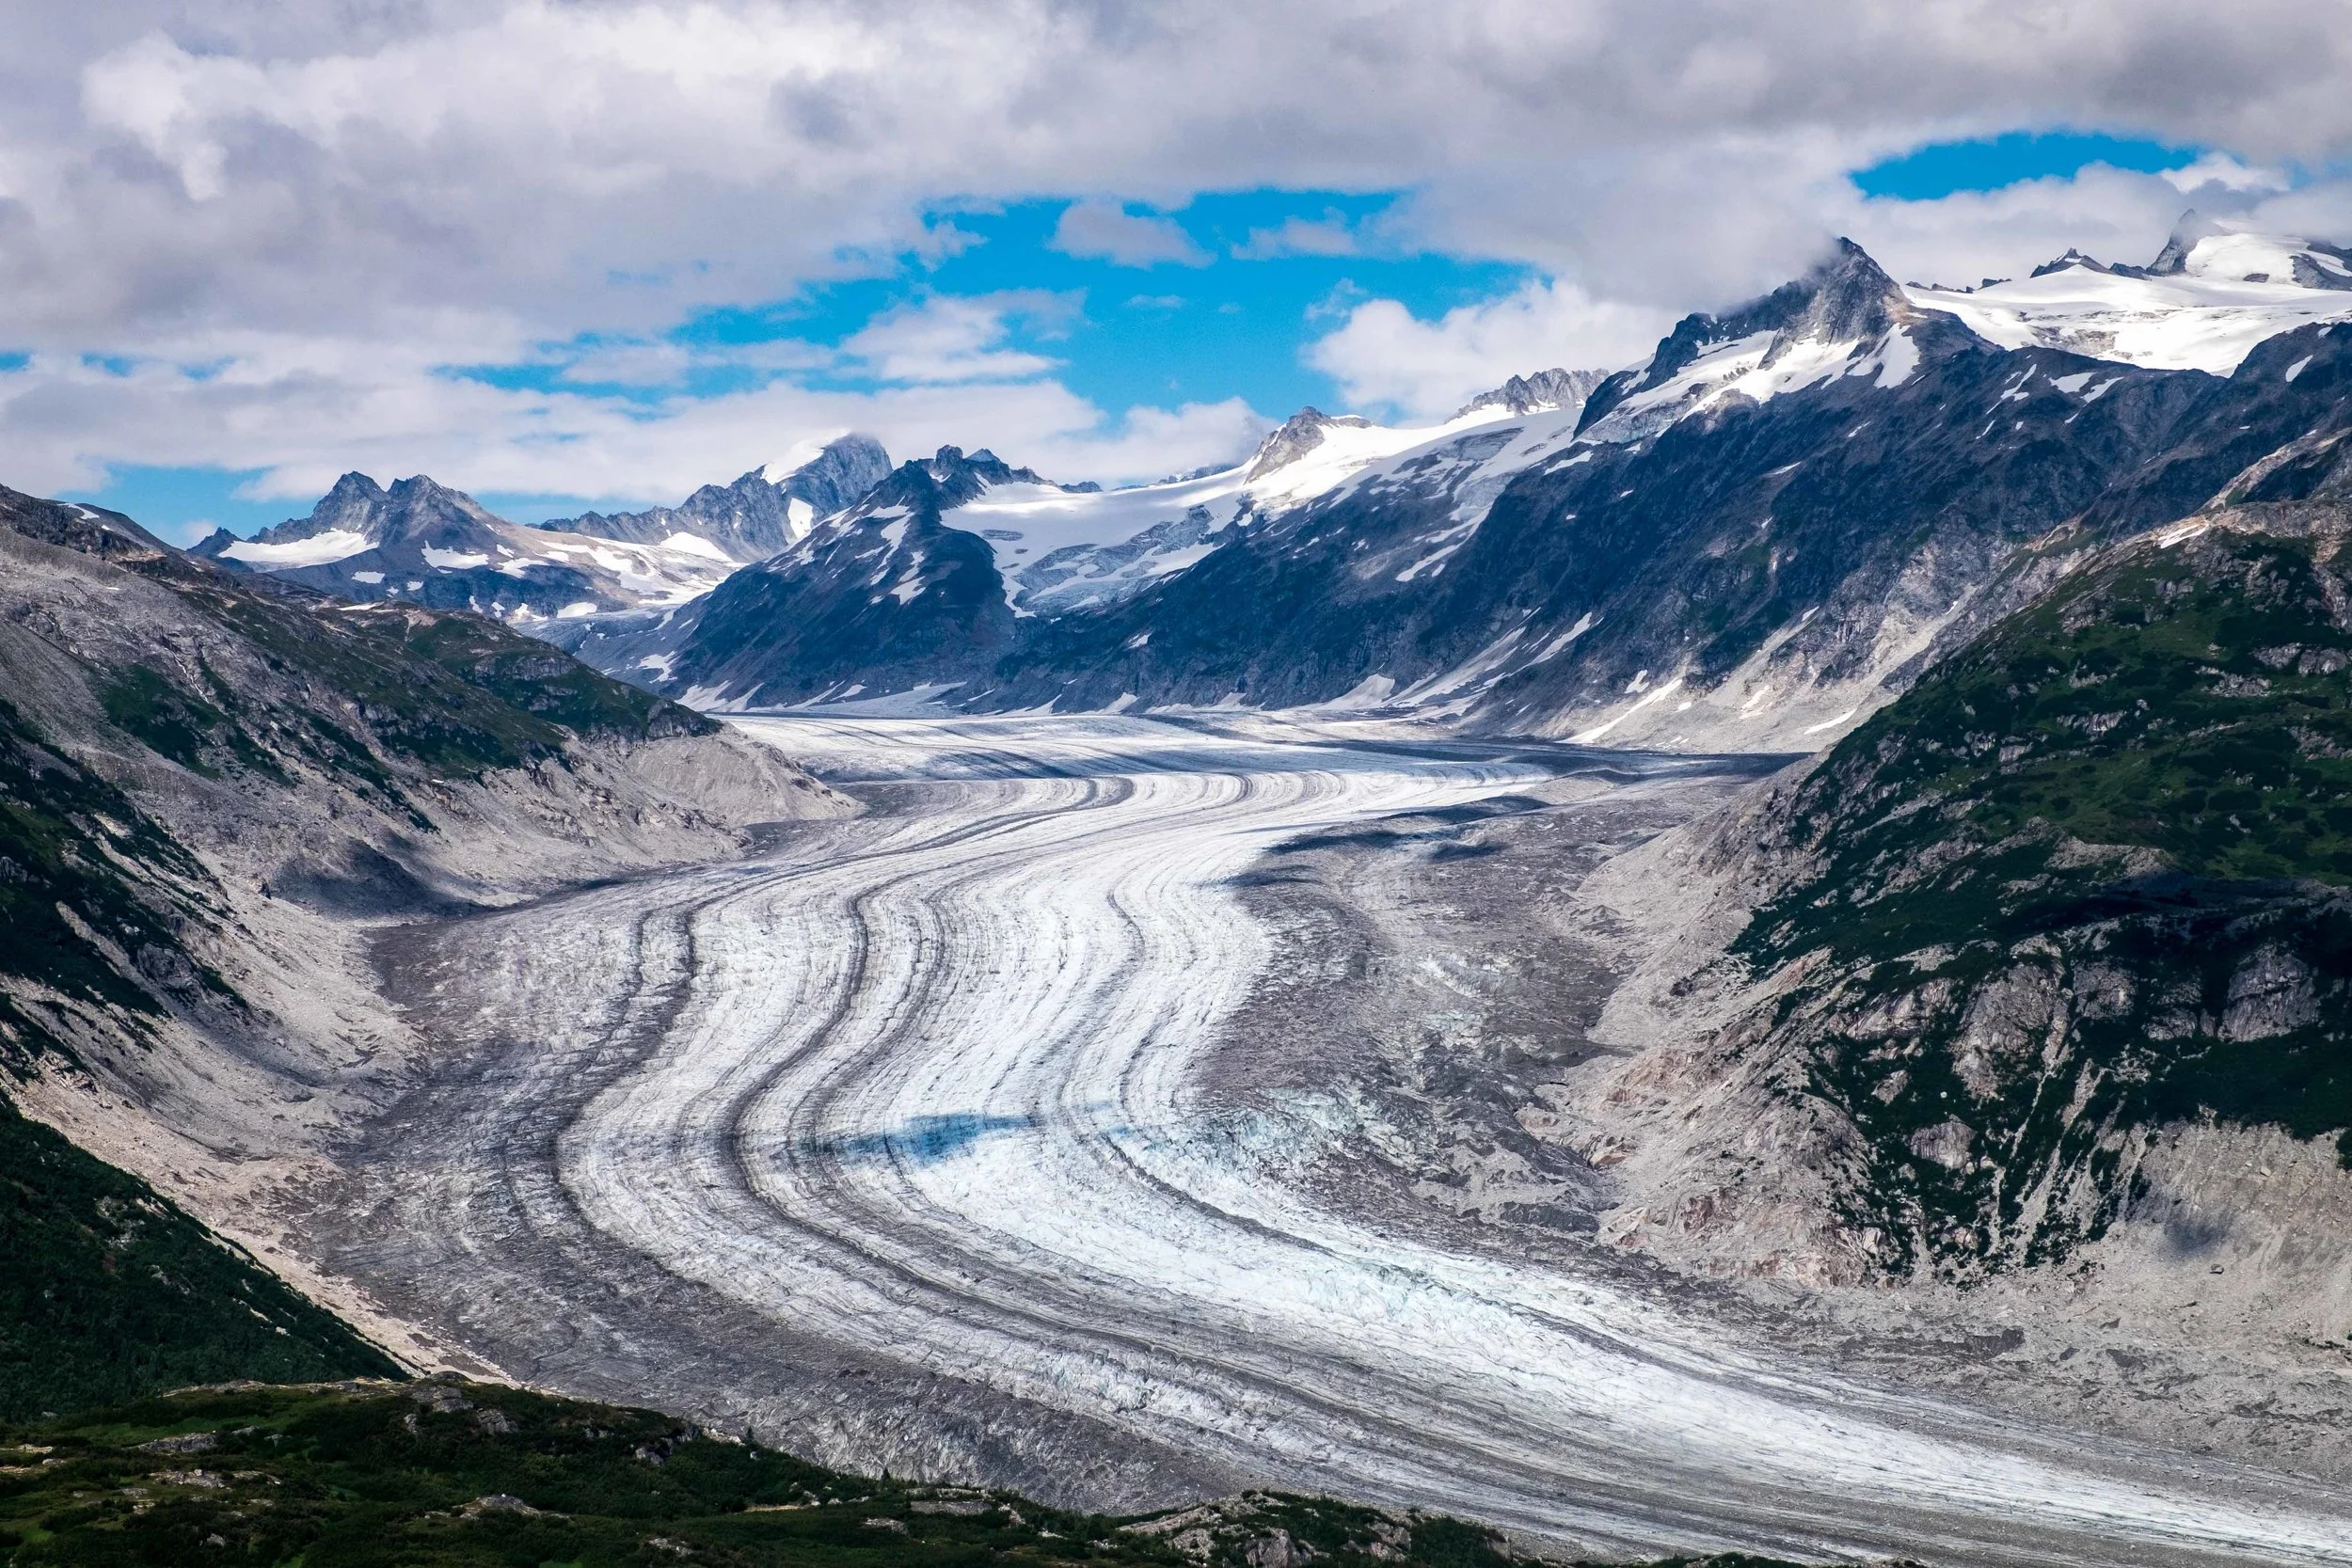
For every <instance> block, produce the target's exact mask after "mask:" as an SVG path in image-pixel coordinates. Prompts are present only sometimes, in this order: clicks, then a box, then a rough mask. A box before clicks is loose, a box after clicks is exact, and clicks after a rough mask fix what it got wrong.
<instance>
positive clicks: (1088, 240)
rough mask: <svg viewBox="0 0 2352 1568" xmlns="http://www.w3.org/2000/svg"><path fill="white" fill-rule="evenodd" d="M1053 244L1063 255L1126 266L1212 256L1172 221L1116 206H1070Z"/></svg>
mask: <svg viewBox="0 0 2352 1568" xmlns="http://www.w3.org/2000/svg"><path fill="white" fill-rule="evenodd" d="M1049 243H1050V244H1051V245H1053V247H1054V248H1055V249H1056V250H1058V251H1060V252H1062V253H1063V254H1064V255H1068V256H1091V257H1099V258H1100V259H1102V260H1103V261H1113V262H1116V263H1118V264H1119V265H1120V266H1122V267H1155V266H1158V265H1159V264H1160V263H1162V262H1163V261H1173V262H1175V263H1176V264H1177V265H1178V266H1184V267H1204V266H1207V265H1208V264H1209V253H1208V252H1207V251H1205V250H1203V249H1201V248H1200V245H1197V244H1195V243H1194V241H1193V238H1192V236H1191V235H1190V234H1187V233H1185V232H1184V225H1182V224H1180V223H1178V222H1177V221H1176V220H1175V219H1174V218H1169V217H1161V216H1158V215H1157V214H1146V213H1131V212H1129V211H1127V209H1126V208H1125V207H1123V206H1121V205H1120V203H1118V202H1116V201H1073V202H1072V203H1071V204H1070V205H1069V206H1067V207H1065V208H1063V209H1062V214H1061V217H1060V219H1059V220H1058V221H1057V222H1056V223H1055V225H1054V237H1053V239H1052V241H1051V242H1049Z"/></svg>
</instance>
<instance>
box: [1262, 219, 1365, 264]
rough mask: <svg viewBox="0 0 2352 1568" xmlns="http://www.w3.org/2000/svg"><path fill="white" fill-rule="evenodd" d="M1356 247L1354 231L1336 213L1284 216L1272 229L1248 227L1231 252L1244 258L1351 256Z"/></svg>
mask: <svg viewBox="0 0 2352 1568" xmlns="http://www.w3.org/2000/svg"><path fill="white" fill-rule="evenodd" d="M1356 251H1357V243H1356V231H1355V230H1352V229H1350V228H1349V227H1348V225H1347V220H1346V219H1345V218H1343V217H1342V216H1341V215H1340V214H1337V213H1327V214H1324V215H1323V216H1322V217H1320V218H1302V217H1287V218H1284V219H1283V220H1282V221H1281V222H1280V223H1279V224H1277V225H1276V226H1275V227H1274V228H1272V229H1252V230H1250V231H1249V236H1248V238H1247V239H1245V240H1243V241H1242V243H1241V244H1239V245H1235V246H1234V247H1233V254H1234V255H1235V256H1237V257H1239V258H1241V259H1242V260H1243V261H1266V260H1270V259H1271V258H1273V257H1277V256H1353V255H1355V254H1356Z"/></svg>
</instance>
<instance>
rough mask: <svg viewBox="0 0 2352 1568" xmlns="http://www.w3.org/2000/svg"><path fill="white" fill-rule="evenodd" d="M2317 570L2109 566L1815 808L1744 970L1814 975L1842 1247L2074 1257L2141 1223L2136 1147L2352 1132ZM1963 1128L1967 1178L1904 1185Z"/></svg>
mask: <svg viewBox="0 0 2352 1568" xmlns="http://www.w3.org/2000/svg"><path fill="white" fill-rule="evenodd" d="M2324 556H2325V550H2324V548H2322V547H2321V546H2318V545H2317V544H2315V542H2314V541H2312V540H2307V539H2306V540H2296V539H2285V538H2279V537H2272V536H2267V535H2263V534H2259V533H2249V532H2240V531H2232V530H2217V531H2211V532H2208V533H2206V534H2203V535H2201V536H2198V537H2196V538H2192V539H2190V540H2188V541H2186V542H2184V543H2179V544H2176V545H2174V546H2170V547H2169V548H2167V547H2158V546H2139V547H2137V548H2135V549H2132V550H2129V551H2127V552H2124V553H2123V554H2122V555H2120V556H2115V557H2110V558H2108V559H2107V560H2106V562H2104V563H2103V564H2101V565H2099V566H2097V567H2095V568H2092V569H2090V570H2088V571H2085V572H2083V573H2079V574H2077V575H2076V576H2074V577H2073V578H2069V579H2067V580H2066V581H2065V582H2064V583H2062V584H2061V585H2060V586H2059V587H2058V590H2056V591H2055V592H2054V593H2052V594H2050V595H2048V596H2047V597H2046V598H2045V599H2044V600H2043V601H2042V602H2041V603H2039V604H2037V605H2036V606H2034V607H2033V608H2031V609H2029V610H2026V611H2025V612H2023V613H2021V614H2019V615H2018V616H2016V617H2014V618H2012V619H2011V620H2010V621H2008V622H2006V623H2004V624H2003V625H2002V626H1998V627H1996V628H1994V630H1993V631H1992V632H1990V633H1988V634H1987V636H1986V637H1984V638H1983V639H1981V640H1979V641H1978V642H1977V643H1975V644H1973V645H1972V646H1971V647H1970V648H1968V649H1967V650H1965V651H1964V652H1963V654H1961V655H1960V656H1958V657H1955V658H1954V659H1952V660H1951V661H1949V662H1948V663H1947V664H1946V665H1945V666H1943V667H1942V668H1940V669H1938V670H1937V671H1936V672H1934V673H1932V674H1931V675H1930V676H1929V677H1928V678H1927V679H1925V680H1923V681H1922V682H1921V683H1920V684H1919V685H1918V686H1917V687H1916V688H1915V689H1914V690H1913V691H1912V692H1911V693H1909V694H1908V695H1907V696H1905V697H1904V698H1903V699H1902V700H1901V701H1899V702H1898V703H1896V704H1894V705H1891V706H1889V707H1888V708H1886V709H1884V710H1883V712H1881V713H1880V714H1879V715H1878V716H1877V717H1876V718H1874V719H1873V720H1872V721H1870V722H1869V723H1868V724H1867V725H1865V726H1864V727H1863V728H1862V729H1860V730H1858V731H1856V732H1855V733H1854V734H1853V735H1852V736H1849V737H1848V738H1847V739H1846V740H1845V741H1844V742H1843V743H1841V744H1840V745H1839V746H1838V747H1837V748H1836V750H1835V751H1834V752H1832V753H1831V754H1830V756H1829V757H1828V758H1827V759H1826V760H1825V762H1824V763H1823V765H1822V766H1821V767H1820V768H1819V769H1817V770H1816V771H1815V772H1814V773H1813V774H1812V775H1811V776H1810V777H1809V778H1808V779H1807V780H1806V782H1805V783H1804V785H1803V786H1802V787H1801V789H1800V791H1799V792H1798V795H1797V798H1796V800H1795V803H1794V814H1793V819H1792V821H1791V823H1790V825H1789V832H1788V837H1789V839H1790V844H1791V847H1795V848H1798V849H1801V850H1804V851H1808V852H1810V853H1812V854H1814V855H1815V856H1817V857H1818V866H1819V869H1818V870H1817V871H1816V872H1815V874H1813V875H1811V876H1809V877H1807V878H1805V879H1803V880H1801V881H1799V882H1798V883H1797V884H1795V885H1793V886H1791V887H1789V888H1788V889H1787V890H1786V891H1785V892H1784V893H1783V894H1782V895H1781V896H1780V897H1778V898H1777V899H1776V900H1775V901H1773V902H1772V904H1770V905H1769V906H1767V907H1766V908H1765V909H1764V910H1762V911H1759V914H1758V917H1757V919H1756V921H1755V922H1754V923H1753V925H1752V926H1751V927H1749V929H1748V931H1747V932H1746V933H1745V935H1744V936H1743V937H1742V938H1741V940H1740V944H1739V948H1740V951H1742V952H1743V953H1744V954H1745V955H1746V956H1747V957H1748V958H1750V959H1751V960H1752V961H1754V962H1756V964H1757V965H1759V966H1761V967H1773V966H1778V965H1781V964H1787V963H1790V962H1794V961H1797V960H1800V959H1803V960H1804V961H1806V962H1807V964H1808V965H1809V966H1810V968H1809V970H1808V972H1807V975H1806V979H1805V981H1804V984H1802V985H1800V986H1798V987H1796V988H1794V989H1793V990H1790V991H1789V992H1788V994H1787V995H1786V996H1785V998H1784V1000H1783V1002H1782V1003H1781V1006H1780V1008H1779V1011H1778V1014H1777V1016H1776V1018H1775V1019H1774V1021H1773V1025H1772V1026H1773V1027H1774V1028H1776V1029H1778V1030H1781V1031H1783V1032H1785V1033H1788V1034H1792V1035H1793V1036H1795V1037H1799V1038H1801V1039H1803V1040H1804V1041H1805V1043H1806V1044H1807V1045H1808V1047H1809V1049H1810V1051H1811V1053H1812V1057H1813V1061H1814V1068H1815V1070H1814V1079H1815V1086H1816V1088H1817V1089H1818V1090H1819V1091H1820V1093H1822V1094H1823V1095H1824V1096H1825V1097H1827V1098H1829V1099H1830V1100H1832V1101H1835V1102H1836V1104H1837V1105H1838V1106H1839V1107H1840V1108H1841V1109H1842V1110H1843V1111H1844V1112H1845V1113H1846V1115H1847V1116H1848V1117H1850V1118H1851V1121H1852V1122H1853V1124H1854V1125H1855V1126H1856V1127H1857V1129H1858V1130H1859V1131H1860V1132H1861V1133H1862V1135H1863V1138H1864V1140H1865V1142H1866V1144H1867V1153H1866V1159H1867V1166H1868V1177H1867V1190H1866V1191H1864V1192H1862V1193H1860V1194H1857V1195H1856V1212H1855V1214H1854V1216H1853V1217H1854V1218H1855V1219H1856V1220H1857V1221H1859V1222H1862V1223H1866V1224H1868V1225H1873V1226H1876V1227H1881V1228H1882V1229H1883V1230H1884V1231H1885V1232H1886V1233H1887V1234H1888V1236H1889V1237H1890V1238H1892V1239H1893V1242H1894V1243H1895V1245H1896V1248H1897V1251H1898V1252H1899V1255H1900V1257H1899V1260H1900V1261H1902V1262H1904V1263H1907V1264H1911V1263H1919V1262H1931V1263H1933V1264H1936V1265H1938V1266H1943V1267H1947V1268H1952V1269H1957V1270H1961V1271H1963V1272H1964V1271H1965V1270H1966V1269H1967V1268H1969V1267H1973V1266H1978V1265H1981V1264H1983V1263H1986V1262H2000V1261H2010V1260H2015V1261H2032V1260H2036V1259H2046V1258H2050V1257H2055V1256H2058V1255H2060V1254H2062V1253H2063V1252H2065V1251H2066V1250H2067V1249H2068V1248H2069V1247H2071V1246H2072V1245H2074V1244H2075V1243H2078V1242H2080V1241H2081V1240H2083V1239H2084V1238H2086V1237H2088V1236H2091V1235H2095V1234H2097V1233H2098V1232H2099V1231H2100V1230H2101V1229H2102V1228H2104V1227H2105V1226H2106V1224H2107V1223H2109V1222H2110V1221H2111V1220H2112V1218H2113V1216H2114V1213H2115V1212H2116V1210H2117V1208H2118V1206H2119V1204H2120V1203H2121V1201H2122V1199H2123V1198H2124V1197H2125V1196H2127V1194H2126V1193H2125V1191H2124V1188H2125V1187H2126V1186H2127V1185H2128V1181H2127V1179H2126V1178H2125V1177H2124V1176H2123V1175H2122V1173H2123V1171H2124V1170H2125V1168H2126V1165H2127V1154H2128V1148H2129V1141H2130V1135H2131V1134H2132V1133H2133V1132H2134V1131H2135V1130H2137V1129H2143V1128H2146V1127H2150V1126H2153V1125H2157V1124H2160V1123H2163V1122H2167V1121H2172V1120H2179V1119H2184V1118H2193V1117H2199V1116H2212V1117H2218V1118H2220V1119H2223V1120H2228V1121H2237V1122H2246V1123H2276V1124H2279V1125H2282V1126H2284V1127H2286V1128H2288V1129H2290V1130H2291V1131H2293V1132H2295V1133H2296V1134H2297V1135H2299V1136H2303V1137H2311V1136H2314V1135H2318V1134H2323V1133H2329V1132H2336V1131H2338V1130H2340V1129H2344V1128H2346V1127H2352V997H2347V993H2346V983H2347V981H2352V900H2347V898H2346V897H2345V895H2344V894H2343V893H2342V892H2341V891H2340V890H2341V889H2343V888H2344V886H2345V885H2347V884H2352V686H2348V685H2347V678H2346V673H2345V672H2346V670H2347V667H2348V666H2352V634H2348V633H2347V631H2346V629H2345V626H2344V620H2343V618H2342V616H2341V613H2340V611H2339V610H2338V608H2337V607H2339V606H2342V605H2343V604H2344V602H2345V600H2344V579H2343V577H2342V574H2341V572H2340V571H2339V570H2338V568H2337V567H2336V566H2335V565H2334V564H2333V563H2332V562H2328V561H2327V560H2325V559H2324ZM1955 1121H1957V1122H1958V1123H1960V1124H1962V1125H1963V1126H1964V1127H1965V1128H1966V1129H1967V1131H1968V1132H1969V1134H1970V1135H1971V1141H1970V1142H1969V1144H1968V1146H1967V1151H1966V1154H1965V1156H1964V1157H1963V1158H1962V1159H1960V1160H1958V1161H1955V1160H1954V1159H1953V1158H1950V1157H1947V1158H1942V1159H1936V1158H1925V1157H1922V1154H1921V1151H1920V1148H1919V1145H1918V1143H1917V1140H1920V1139H1921V1138H1922V1136H1923V1135H1924V1134H1926V1133H1927V1132H1928V1130H1930V1129H1931V1128H1934V1127H1937V1126H1939V1125H1947V1124H1949V1123H1952V1122H1955ZM2346 1145H2347V1147H2346V1154H2347V1159H2348V1160H2352V1139H2347V1140H2346ZM1942 1148H1944V1149H1945V1150H1946V1151H1947V1154H1948V1151H1949V1150H1950V1148H1952V1144H1951V1141H1950V1140H1949V1139H1948V1138H1947V1139H1946V1140H1944V1141H1943V1144H1942Z"/></svg>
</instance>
